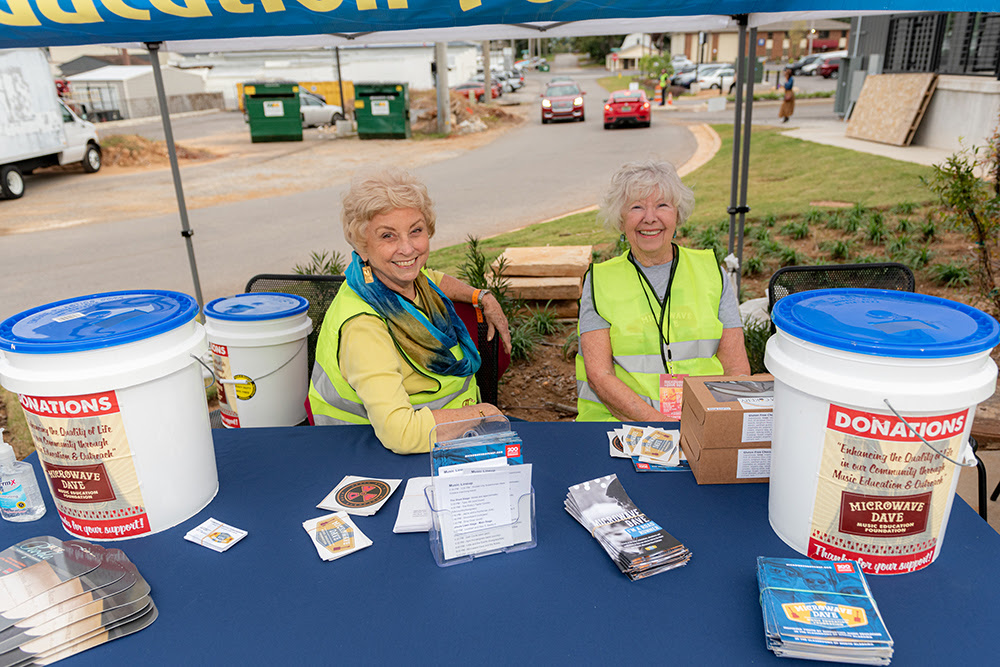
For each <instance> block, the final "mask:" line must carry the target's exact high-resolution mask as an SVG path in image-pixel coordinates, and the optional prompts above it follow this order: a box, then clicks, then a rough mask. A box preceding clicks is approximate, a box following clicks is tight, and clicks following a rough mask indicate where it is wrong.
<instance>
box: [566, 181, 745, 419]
mask: <svg viewBox="0 0 1000 667" xmlns="http://www.w3.org/2000/svg"><path fill="white" fill-rule="evenodd" d="M693 209H694V193H692V192H691V189H690V188H688V187H687V186H685V185H684V184H683V183H682V182H681V179H680V176H678V174H677V171H676V170H675V169H674V167H673V165H671V164H669V163H667V162H656V161H648V162H631V163H628V164H625V165H623V166H622V167H621V168H620V169H619V170H618V172H617V173H615V175H614V176H613V177H612V179H611V187H610V188H609V189H608V191H607V193H606V194H605V196H604V200H603V201H602V203H601V209H600V214H599V215H600V217H601V219H603V221H604V222H605V224H606V225H607V226H608V227H609V228H611V229H613V230H615V231H617V232H619V233H621V234H622V235H623V236H624V238H625V239H627V240H628V243H629V246H630V249H629V250H628V251H627V252H625V253H624V254H622V255H621V256H619V257H615V258H614V259H610V260H608V261H606V262H601V263H599V264H594V265H592V266H591V268H590V270H589V271H588V272H587V276H586V278H585V279H584V285H583V296H582V298H581V299H580V320H579V333H580V348H579V349H580V351H579V353H578V354H577V357H576V377H577V409H578V416H577V419H578V420H579V421H635V422H645V421H664V420H665V418H664V416H663V414H662V413H661V412H660V409H659V408H660V404H659V395H660V379H661V376H663V375H668V376H674V377H675V378H676V377H678V376H683V375H723V374H726V375H746V374H749V373H750V364H749V362H748V361H747V356H746V350H745V348H744V343H743V326H742V321H741V319H740V314H739V303H738V301H737V298H736V293H735V290H734V289H733V286H732V284H731V283H730V282H729V280H728V279H727V278H726V277H725V275H724V274H723V273H722V270H721V268H720V267H719V264H718V262H717V261H716V258H715V253H714V252H713V251H712V250H693V249H689V248H684V247H681V246H678V245H677V244H675V243H674V242H673V238H674V234H675V232H676V230H677V227H678V226H679V225H682V224H684V222H685V221H686V220H687V218H688V216H689V215H691V212H692V210H693Z"/></svg>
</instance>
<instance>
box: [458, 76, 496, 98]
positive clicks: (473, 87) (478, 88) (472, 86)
mask: <svg viewBox="0 0 1000 667" xmlns="http://www.w3.org/2000/svg"><path fill="white" fill-rule="evenodd" d="M451 89H452V90H453V91H455V92H456V93H458V94H459V95H462V96H463V97H468V98H469V99H470V100H476V101H477V102H484V101H486V88H484V87H483V83H482V82H481V81H466V82H465V83H460V84H458V85H457V86H452V88H451ZM495 97H499V95H497V89H496V87H494V88H493V95H491V98H495Z"/></svg>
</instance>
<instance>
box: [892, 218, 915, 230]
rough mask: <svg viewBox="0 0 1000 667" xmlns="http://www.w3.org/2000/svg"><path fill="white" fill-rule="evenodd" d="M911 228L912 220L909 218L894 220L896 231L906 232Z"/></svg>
mask: <svg viewBox="0 0 1000 667" xmlns="http://www.w3.org/2000/svg"><path fill="white" fill-rule="evenodd" d="M912 230H913V222H911V221H910V219H909V218H900V219H899V220H897V221H896V231H897V232H900V233H906V232H910V231H912Z"/></svg>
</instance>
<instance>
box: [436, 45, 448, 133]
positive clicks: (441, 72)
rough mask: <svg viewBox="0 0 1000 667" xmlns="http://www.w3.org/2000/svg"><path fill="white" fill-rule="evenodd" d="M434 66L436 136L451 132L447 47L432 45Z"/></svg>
mask: <svg viewBox="0 0 1000 667" xmlns="http://www.w3.org/2000/svg"><path fill="white" fill-rule="evenodd" d="M434 64H435V70H436V77H435V78H436V81H435V84H436V85H437V106H438V108H437V112H438V114H437V115H438V123H437V125H438V126H437V130H438V134H448V132H449V131H450V130H451V95H450V94H449V92H448V45H447V44H446V43H445V42H436V43H435V44H434Z"/></svg>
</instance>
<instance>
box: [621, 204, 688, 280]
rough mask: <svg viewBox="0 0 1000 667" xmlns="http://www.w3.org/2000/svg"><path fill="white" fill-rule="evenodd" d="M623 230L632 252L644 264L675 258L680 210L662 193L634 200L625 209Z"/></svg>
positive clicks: (652, 264) (648, 264) (651, 264)
mask: <svg viewBox="0 0 1000 667" xmlns="http://www.w3.org/2000/svg"><path fill="white" fill-rule="evenodd" d="M622 221H623V222H622V231H623V232H624V233H625V238H626V239H628V242H629V244H630V245H631V246H632V255H633V256H634V257H635V258H636V260H637V261H638V262H639V263H640V264H642V265H643V266H654V265H656V264H664V263H666V262H669V261H670V260H671V259H673V246H672V245H671V240H672V239H673V238H674V230H675V229H676V228H677V209H676V208H675V207H674V205H673V203H671V202H669V201H667V199H666V198H665V197H664V196H663V195H662V194H660V193H659V192H654V193H653V194H651V195H649V196H648V197H646V198H644V199H637V200H634V201H630V202H629V203H628V204H626V205H625V210H624V211H623V212H622Z"/></svg>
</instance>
